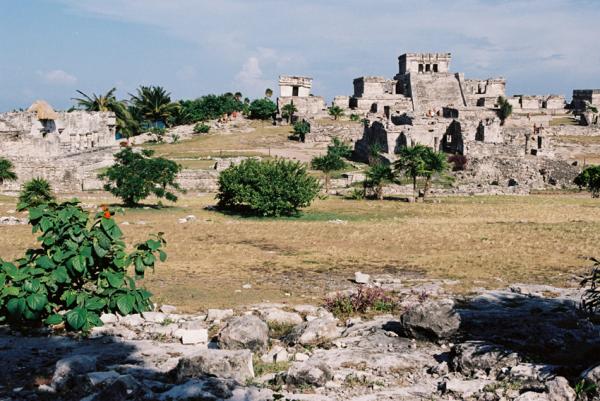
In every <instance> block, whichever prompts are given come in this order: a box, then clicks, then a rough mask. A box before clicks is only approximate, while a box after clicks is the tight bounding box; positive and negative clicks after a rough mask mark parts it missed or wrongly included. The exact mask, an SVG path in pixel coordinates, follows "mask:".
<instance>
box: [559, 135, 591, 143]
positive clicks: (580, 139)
mask: <svg viewBox="0 0 600 401" xmlns="http://www.w3.org/2000/svg"><path fill="white" fill-rule="evenodd" d="M555 139H556V140H557V141H558V142H561V143H572V144H576V145H600V136H589V135H561V136H557V137H555Z"/></svg>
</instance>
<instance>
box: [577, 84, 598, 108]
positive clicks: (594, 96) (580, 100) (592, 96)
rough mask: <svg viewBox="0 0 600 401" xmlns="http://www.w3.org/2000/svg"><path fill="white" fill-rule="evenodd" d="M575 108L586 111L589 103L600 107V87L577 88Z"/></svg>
mask: <svg viewBox="0 0 600 401" xmlns="http://www.w3.org/2000/svg"><path fill="white" fill-rule="evenodd" d="M571 105H572V107H573V109H575V110H580V111H585V109H586V106H587V105H591V106H595V107H598V108H600V89H576V90H574V91H573V101H572V103H571Z"/></svg>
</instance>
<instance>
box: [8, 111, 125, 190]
mask: <svg viewBox="0 0 600 401" xmlns="http://www.w3.org/2000/svg"><path fill="white" fill-rule="evenodd" d="M115 127H116V118H115V115H114V113H111V112H88V111H79V110H77V111H71V112H64V111H63V112H55V111H54V110H53V109H52V107H51V106H50V105H49V104H48V103H46V102H44V101H37V102H35V103H34V104H33V105H32V106H31V107H30V108H29V109H28V110H26V111H13V112H7V113H0V154H2V157H5V158H7V159H9V160H10V161H12V162H13V164H14V165H15V172H16V173H17V176H18V180H17V181H15V182H8V181H7V182H4V183H3V185H2V189H3V190H5V191H16V190H18V189H19V188H20V186H21V184H22V183H23V182H25V181H27V180H29V179H31V178H34V177H41V178H45V179H47V180H48V181H50V183H51V184H52V186H53V187H54V189H55V190H57V191H77V190H82V189H89V188H87V187H88V186H89V185H92V186H93V187H100V185H99V183H98V182H95V181H97V180H96V179H95V176H96V173H97V170H98V169H101V168H103V167H106V166H109V165H110V164H112V162H113V156H112V155H113V153H114V152H115V150H116V146H117V145H118V143H117V142H116V141H115Z"/></svg>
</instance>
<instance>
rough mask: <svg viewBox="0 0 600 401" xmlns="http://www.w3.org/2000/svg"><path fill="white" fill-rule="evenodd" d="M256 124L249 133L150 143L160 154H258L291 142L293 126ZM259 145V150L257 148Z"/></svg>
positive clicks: (151, 147)
mask: <svg viewBox="0 0 600 401" xmlns="http://www.w3.org/2000/svg"><path fill="white" fill-rule="evenodd" d="M250 124H251V126H252V127H253V128H255V130H254V131H253V132H248V133H231V134H224V133H209V134H206V135H199V136H196V137H194V138H193V139H191V140H187V141H183V142H180V143H175V144H148V145H145V146H146V147H148V148H150V149H153V150H155V151H156V154H157V155H159V156H166V157H171V158H183V157H192V158H197V157H206V156H219V155H222V156H257V155H264V154H265V152H264V150H267V151H268V148H273V147H275V148H277V147H285V146H286V145H288V146H289V140H288V136H289V135H290V133H291V129H290V127H285V126H272V125H269V124H268V123H266V122H260V121H252V122H251V123H250ZM257 149H258V151H257Z"/></svg>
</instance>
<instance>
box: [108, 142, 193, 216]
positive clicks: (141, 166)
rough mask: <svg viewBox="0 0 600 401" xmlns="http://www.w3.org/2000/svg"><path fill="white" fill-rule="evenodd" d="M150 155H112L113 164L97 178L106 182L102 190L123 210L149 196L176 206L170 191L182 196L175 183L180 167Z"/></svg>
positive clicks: (124, 152) (146, 152) (149, 152)
mask: <svg viewBox="0 0 600 401" xmlns="http://www.w3.org/2000/svg"><path fill="white" fill-rule="evenodd" d="M153 154H154V152H153V151H152V150H147V149H145V150H142V151H141V152H134V151H133V150H132V149H131V148H129V147H125V148H123V150H121V151H120V152H118V153H116V154H115V164H114V165H112V166H111V167H109V168H108V170H106V172H104V173H102V174H100V175H99V176H98V177H99V178H100V179H106V180H107V181H108V182H107V183H106V184H105V185H104V189H105V190H106V191H108V192H110V193H111V194H113V195H114V196H116V197H119V198H121V199H122V200H123V203H124V204H125V205H126V206H135V205H137V204H138V203H139V202H140V201H141V200H143V199H146V198H147V197H148V196H150V195H154V196H156V197H157V198H165V199H167V200H169V201H171V202H176V201H177V196H176V195H175V194H174V193H173V192H172V191H179V192H183V190H182V189H181V187H180V186H179V184H177V182H176V179H177V174H178V173H179V172H180V171H181V166H180V165H178V164H177V163H175V162H174V161H171V160H167V159H164V158H162V157H157V158H153V157H152V155H153Z"/></svg>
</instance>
